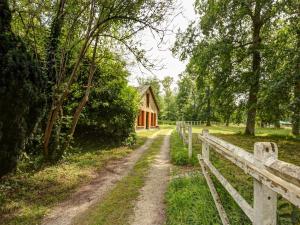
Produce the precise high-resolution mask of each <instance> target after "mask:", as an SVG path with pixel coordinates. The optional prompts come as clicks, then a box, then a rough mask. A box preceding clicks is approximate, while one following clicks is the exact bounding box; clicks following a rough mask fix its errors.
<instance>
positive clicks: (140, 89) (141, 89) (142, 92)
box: [136, 85, 160, 111]
mask: <svg viewBox="0 0 300 225" xmlns="http://www.w3.org/2000/svg"><path fill="white" fill-rule="evenodd" d="M136 89H137V91H138V92H139V93H140V95H141V97H143V96H144V95H145V94H146V92H147V90H148V89H149V90H150V92H151V94H152V97H153V100H154V103H155V105H156V107H157V110H158V111H160V110H159V106H158V104H157V101H156V98H155V95H154V92H153V89H152V87H151V85H143V86H139V87H137V88H136Z"/></svg>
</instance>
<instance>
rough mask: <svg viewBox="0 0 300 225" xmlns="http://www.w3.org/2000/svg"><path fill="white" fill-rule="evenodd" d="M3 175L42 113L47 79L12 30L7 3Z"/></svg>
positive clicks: (2, 59) (1, 78) (1, 14)
mask: <svg viewBox="0 0 300 225" xmlns="http://www.w3.org/2000/svg"><path fill="white" fill-rule="evenodd" d="M0 3H1V4H0V26H1V27H0V110H1V112H0V176H2V175H4V174H6V173H7V172H9V171H11V170H13V169H14V168H15V166H16V163H17V159H18V157H19V154H20V152H21V150H22V149H23V148H24V146H25V143H26V140H27V138H28V137H29V136H30V135H31V134H32V132H33V131H34V129H35V128H36V125H37V123H38V121H40V118H41V116H42V114H43V108H44V103H45V95H44V93H43V89H44V87H45V82H44V78H43V76H42V73H41V70H40V69H39V66H38V63H37V61H36V60H35V59H34V58H33V57H32V54H30V52H28V50H27V49H26V46H25V45H24V43H23V42H22V41H21V39H20V38H18V37H17V36H15V35H14V34H13V33H12V31H11V29H10V21H11V13H10V10H9V8H8V3H7V1H0Z"/></svg>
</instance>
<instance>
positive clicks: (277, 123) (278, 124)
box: [274, 120, 280, 129]
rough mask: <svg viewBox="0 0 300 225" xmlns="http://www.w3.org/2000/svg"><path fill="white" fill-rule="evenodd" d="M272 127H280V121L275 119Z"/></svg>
mask: <svg viewBox="0 0 300 225" xmlns="http://www.w3.org/2000/svg"><path fill="white" fill-rule="evenodd" d="M274 127H275V128H278V129H279V128H280V121H279V120H276V121H275V122H274Z"/></svg>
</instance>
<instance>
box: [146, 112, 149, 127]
mask: <svg viewBox="0 0 300 225" xmlns="http://www.w3.org/2000/svg"><path fill="white" fill-rule="evenodd" d="M146 129H149V112H146Z"/></svg>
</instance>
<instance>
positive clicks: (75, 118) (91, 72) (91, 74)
mask: <svg viewBox="0 0 300 225" xmlns="http://www.w3.org/2000/svg"><path fill="white" fill-rule="evenodd" d="M98 40H99V37H98V36H97V38H96V40H95V46H94V51H93V57H92V62H91V65H90V69H89V76H88V82H87V88H86V90H85V94H84V96H83V98H82V99H81V102H80V103H79V105H78V107H77V109H76V111H75V113H74V116H73V120H72V126H71V128H70V132H69V140H68V142H67V147H68V146H69V145H70V141H71V139H72V137H73V135H74V132H75V129H76V126H77V123H78V121H79V117H80V114H81V112H82V110H83V108H84V107H85V105H86V103H87V102H88V100H89V96H90V92H91V87H92V80H93V77H94V74H95V71H96V65H95V59H96V53H97V45H98Z"/></svg>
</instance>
